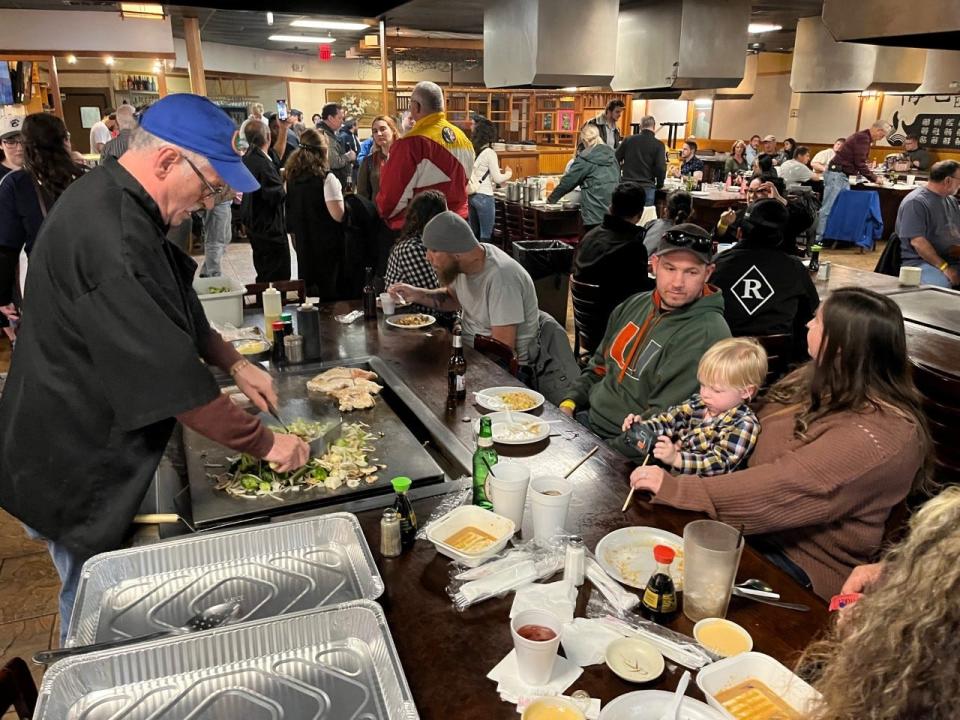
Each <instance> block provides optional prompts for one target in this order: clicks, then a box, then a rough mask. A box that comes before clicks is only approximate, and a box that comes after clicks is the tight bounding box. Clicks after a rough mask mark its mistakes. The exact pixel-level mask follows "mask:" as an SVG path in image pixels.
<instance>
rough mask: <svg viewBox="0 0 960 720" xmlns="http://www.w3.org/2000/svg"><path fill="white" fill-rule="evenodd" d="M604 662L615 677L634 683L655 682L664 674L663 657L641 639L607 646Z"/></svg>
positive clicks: (622, 640)
mask: <svg viewBox="0 0 960 720" xmlns="http://www.w3.org/2000/svg"><path fill="white" fill-rule="evenodd" d="M603 660H604V662H605V663H606V664H607V667H608V668H610V669H611V670H613V673H614V675H616V676H617V677H619V678H621V679H623V680H626V681H627V682H632V683H645V682H653V681H654V680H656V679H657V678H658V677H660V675H661V674H662V673H663V667H664V662H663V655H661V654H660V651H659V650H657V649H656V648H655V647H654V646H653V645H652V644H650V643H648V642H647V641H646V640H641V639H640V638H630V637H625V638H620V639H619V640H614V641H613V642H612V643H610V644H609V645H607V651H606V653H604V658H603Z"/></svg>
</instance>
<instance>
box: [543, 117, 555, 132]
mask: <svg viewBox="0 0 960 720" xmlns="http://www.w3.org/2000/svg"><path fill="white" fill-rule="evenodd" d="M542 129H543V130H553V115H552V114H547V115H544V116H543V128H542Z"/></svg>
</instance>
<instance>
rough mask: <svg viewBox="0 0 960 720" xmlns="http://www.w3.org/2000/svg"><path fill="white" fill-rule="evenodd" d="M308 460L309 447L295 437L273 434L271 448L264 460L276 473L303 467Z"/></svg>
mask: <svg viewBox="0 0 960 720" xmlns="http://www.w3.org/2000/svg"><path fill="white" fill-rule="evenodd" d="M309 459H310V446H309V445H307V444H306V443H305V442H304V441H303V440H301V439H300V438H298V437H297V436H296V435H284V434H283V433H274V434H273V447H272V448H270V452H268V453H267V456H266V457H265V458H264V460H266V461H267V462H269V463H270V467H271V468H273V469H274V470H276V471H277V472H290V471H291V470H296V469H297V468H300V467H303V466H304V464H305V463H306V462H307V460H309Z"/></svg>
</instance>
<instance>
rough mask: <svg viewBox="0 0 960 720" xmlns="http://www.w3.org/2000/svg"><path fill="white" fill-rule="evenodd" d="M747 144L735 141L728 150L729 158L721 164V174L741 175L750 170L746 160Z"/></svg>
mask: <svg viewBox="0 0 960 720" xmlns="http://www.w3.org/2000/svg"><path fill="white" fill-rule="evenodd" d="M746 152H747V144H746V143H745V142H744V141H743V140H737V141H736V142H735V143H733V147H731V148H730V157H728V158H727V161H726V162H725V163H724V164H723V174H724V175H726V176H728V177H729V176H733V177H734V178H735V177H736V176H737V175H742V174H743V173H745V172H746V171H747V170H749V169H750V164H749V163H748V162H747V158H746Z"/></svg>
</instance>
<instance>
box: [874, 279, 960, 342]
mask: <svg viewBox="0 0 960 720" xmlns="http://www.w3.org/2000/svg"><path fill="white" fill-rule="evenodd" d="M890 297H891V298H892V299H893V301H894V302H896V303H897V305H899V306H900V311H901V312H902V313H903V317H904V318H905V319H906V320H909V321H910V322H914V323H917V324H918V325H925V326H926V327H929V328H934V329H935V330H942V331H943V332H946V333H949V334H950V335H955V336H957V337H960V291H957V290H948V289H947V288H941V287H932V286H925V287H915V288H901V289H899V290H898V291H896V292H892V293H890Z"/></svg>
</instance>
